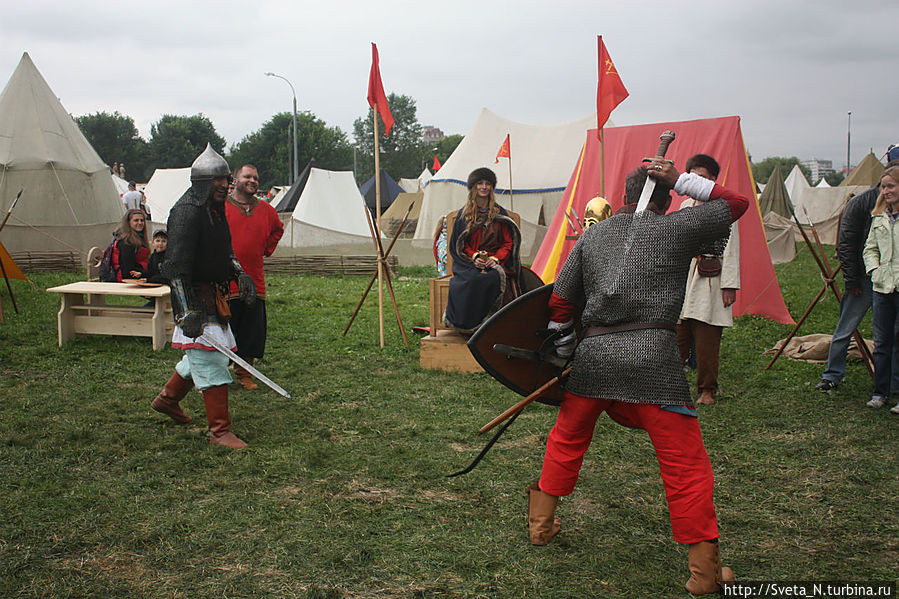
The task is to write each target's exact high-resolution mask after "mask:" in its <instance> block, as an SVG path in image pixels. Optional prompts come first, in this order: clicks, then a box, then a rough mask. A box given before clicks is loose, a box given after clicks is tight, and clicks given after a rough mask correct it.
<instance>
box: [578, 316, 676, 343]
mask: <svg viewBox="0 0 899 599" xmlns="http://www.w3.org/2000/svg"><path fill="white" fill-rule="evenodd" d="M643 329H668V330H669V331H676V330H677V328H676V327H675V326H674V325H673V324H671V323H670V322H664V321H661V320H659V321H654V322H628V323H625V324H616V325H613V326H610V327H587V328H586V329H584V335H583V338H584V339H586V338H587V337H596V336H598V335H609V334H611V333H623V332H625V331H640V330H643Z"/></svg>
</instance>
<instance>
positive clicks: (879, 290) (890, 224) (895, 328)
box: [864, 166, 899, 414]
mask: <svg viewBox="0 0 899 599" xmlns="http://www.w3.org/2000/svg"><path fill="white" fill-rule="evenodd" d="M871 216H872V219H871V231H870V232H869V233H868V239H867V241H866V242H865V251H864V258H865V272H867V273H868V274H869V275H870V276H871V284H872V286H873V288H874V297H873V319H872V328H873V330H874V394H873V395H872V396H871V400H870V401H869V402H868V407H871V408H880V407H883V406H884V405H886V403H887V401H888V400H889V398H890V381H891V379H892V374H893V364H894V362H895V359H894V357H893V353H894V351H895V350H896V335H897V334H899V252H894V251H893V248H899V224H897V220H899V167H896V166H894V167H890V168H888V169H886V170H885V171H884V172H883V177H882V178H881V179H880V196H878V198H877V203H876V204H875V205H874V210H872V211H871ZM890 412H892V413H893V414H899V403H897V404H896V406H894V407H893V408H892V409H891V410H890Z"/></svg>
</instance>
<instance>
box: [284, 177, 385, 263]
mask: <svg viewBox="0 0 899 599" xmlns="http://www.w3.org/2000/svg"><path fill="white" fill-rule="evenodd" d="M366 210H367V208H366V206H365V200H364V199H363V198H362V194H361V193H359V188H358V187H357V186H356V179H355V178H354V177H353V173H352V171H327V170H324V169H320V168H312V169H310V170H309V179H308V180H307V181H306V187H305V188H303V193H302V195H300V199H299V200H298V201H297V205H296V207H295V208H294V210H293V212H292V213H291V214H289V215H287V218H286V222H285V223H284V236H283V237H282V238H281V242H280V243H279V244H278V246H279V247H285V248H303V247H320V246H347V245H350V246H352V245H358V246H362V245H363V244H364V246H365V247H364V249H366V250H367V251H369V252H370V251H372V240H371V233H370V230H369V228H368V223H367V222H366V220H365V211H366Z"/></svg>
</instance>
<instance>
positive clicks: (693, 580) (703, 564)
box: [684, 539, 735, 595]
mask: <svg viewBox="0 0 899 599" xmlns="http://www.w3.org/2000/svg"><path fill="white" fill-rule="evenodd" d="M688 561H689V565H690V579H689V580H687V584H686V585H684V586H685V588H686V589H687V590H688V591H690V592H691V593H692V594H694V595H705V594H706V593H719V592H721V591H722V590H723V589H724V585H725V584H726V583H731V582H733V581H734V580H735V578H734V571H733V570H731V569H730V568H723V567H721V553H720V552H719V551H718V539H715V540H714V541H701V542H699V543H691V544H690V553H689V557H688Z"/></svg>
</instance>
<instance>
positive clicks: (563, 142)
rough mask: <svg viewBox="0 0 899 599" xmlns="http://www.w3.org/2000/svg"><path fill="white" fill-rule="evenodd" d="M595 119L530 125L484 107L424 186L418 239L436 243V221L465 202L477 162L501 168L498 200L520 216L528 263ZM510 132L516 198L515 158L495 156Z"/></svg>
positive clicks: (560, 196)
mask: <svg viewBox="0 0 899 599" xmlns="http://www.w3.org/2000/svg"><path fill="white" fill-rule="evenodd" d="M595 124H596V116H595V115H593V116H590V117H586V118H583V119H580V120H577V121H572V122H569V123H562V124H557V125H527V124H524V123H518V122H515V121H510V120H508V119H505V118H503V117H501V116H499V115H497V114H495V113H493V112H491V111H489V110H487V109H486V108H484V109H483V110H482V111H481V114H480V115H479V116H478V118H477V120H476V121H475V123H474V125H472V127H471V130H470V131H469V132H468V133H467V134H466V135H465V137H464V138H463V139H462V142H461V143H460V144H459V145H458V146H457V147H456V149H455V151H454V152H453V153H452V154H451V155H450V157H449V158H447V160H446V162H445V163H444V164H443V166H442V167H440V171H439V172H437V173H435V174H434V176H433V177H432V178H431V180H430V181H429V182H428V184H427V186H426V187H424V192H425V197H424V203H423V205H422V208H421V216H420V217H419V219H418V226H417V228H416V230H415V239H416V241H417V242H418V243H420V244H422V245H424V244H427V247H431V244H432V243H433V239H432V236H433V232H434V227H435V226H436V224H437V221H438V220H439V219H440V217H441V216H446V214H448V213H449V212H452V211H453V210H458V209H459V208H461V207H463V206H464V205H465V202H466V200H467V199H468V187H467V185H466V184H467V181H468V175H469V173H471V171H473V170H474V169H476V168H478V167H488V168H490V169H492V170H493V172H494V173H496V179H497V182H496V200H497V202H498V203H499V204H500V205H501V206H503V207H504V208H506V209H511V210H514V211H515V212H517V213H518V215H519V216H520V217H521V257H522V261H523V262H525V263H527V262H528V261H529V260H530V257H531V256H533V255H534V252H535V251H536V248H537V247H539V245H540V241H541V240H542V239H543V235H544V234H545V233H546V222H547V221H548V220H549V219H550V218H551V216H552V214H553V213H554V212H555V210H556V206H558V205H559V200H560V199H561V198H562V192H563V191H564V190H565V183H566V182H567V181H568V176H569V175H570V174H571V165H572V163H573V162H574V161H575V159H576V158H577V155H578V152H579V151H580V148H581V144H582V142H583V140H584V132H585V131H586V130H587V129H588V128H589V127H590V126H591V125H595ZM507 135H508V136H509V139H510V146H511V147H510V150H511V156H512V157H511V164H512V186H513V189H512V192H513V193H512V197H511V199H510V194H509V187H510V185H509V160H510V159H509V158H500V159H499V162H498V163H497V162H496V154H497V152H498V151H499V148H500V146H501V145H502V144H503V141H504V140H505V139H506V136H507ZM419 240H421V241H419ZM425 240H426V241H425Z"/></svg>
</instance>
